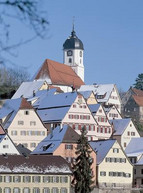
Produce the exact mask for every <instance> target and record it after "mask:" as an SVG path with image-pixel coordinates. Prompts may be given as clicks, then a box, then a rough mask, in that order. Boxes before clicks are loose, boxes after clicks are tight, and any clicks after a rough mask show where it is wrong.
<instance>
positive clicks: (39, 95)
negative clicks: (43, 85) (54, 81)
mask: <svg viewBox="0 0 143 193" xmlns="http://www.w3.org/2000/svg"><path fill="white" fill-rule="evenodd" d="M55 92H56V88H53V89H50V90H39V91H37V92H36V93H35V96H34V97H33V96H32V97H29V98H28V100H27V101H29V102H31V103H32V102H33V101H34V102H33V104H32V105H33V106H34V107H39V105H40V104H41V102H42V101H43V99H45V100H47V99H48V98H49V96H50V97H52V96H53V95H54V94H55Z"/></svg>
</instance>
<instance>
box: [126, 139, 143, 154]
mask: <svg viewBox="0 0 143 193" xmlns="http://www.w3.org/2000/svg"><path fill="white" fill-rule="evenodd" d="M125 153H126V154H137V153H139V154H141V153H142V154H143V137H136V138H131V140H130V142H129V144H128V146H127V147H126V149H125Z"/></svg>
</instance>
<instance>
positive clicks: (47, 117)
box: [37, 107, 70, 123]
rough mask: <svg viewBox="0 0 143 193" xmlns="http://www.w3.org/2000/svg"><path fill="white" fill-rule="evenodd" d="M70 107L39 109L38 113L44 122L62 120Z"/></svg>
mask: <svg viewBox="0 0 143 193" xmlns="http://www.w3.org/2000/svg"><path fill="white" fill-rule="evenodd" d="M69 108H70V107H61V108H58V109H57V108H52V109H41V110H37V113H38V115H39V117H40V118H41V120H42V121H43V122H44V123H48V122H61V121H62V119H63V118H64V117H65V115H66V114H67V112H68V110H69Z"/></svg>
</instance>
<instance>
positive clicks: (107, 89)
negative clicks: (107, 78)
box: [79, 84, 115, 102]
mask: <svg viewBox="0 0 143 193" xmlns="http://www.w3.org/2000/svg"><path fill="white" fill-rule="evenodd" d="M114 87H115V84H95V85H81V87H80V89H79V92H81V91H93V93H94V94H95V95H97V96H98V95H105V96H104V98H102V99H98V98H97V100H98V102H106V101H108V99H109V97H110V95H111V92H112V90H113V88H114Z"/></svg>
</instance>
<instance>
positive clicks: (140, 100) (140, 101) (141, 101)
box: [132, 95, 143, 106]
mask: <svg viewBox="0 0 143 193" xmlns="http://www.w3.org/2000/svg"><path fill="white" fill-rule="evenodd" d="M132 97H133V99H134V100H135V102H136V103H137V104H138V105H139V106H143V96H136V95H133V96H132Z"/></svg>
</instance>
